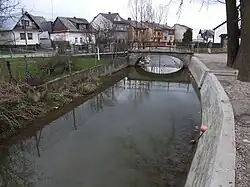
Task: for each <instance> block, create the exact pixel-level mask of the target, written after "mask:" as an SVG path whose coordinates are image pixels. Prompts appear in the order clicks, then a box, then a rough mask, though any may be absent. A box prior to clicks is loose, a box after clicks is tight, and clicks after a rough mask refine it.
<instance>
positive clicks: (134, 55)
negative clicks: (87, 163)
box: [128, 48, 194, 67]
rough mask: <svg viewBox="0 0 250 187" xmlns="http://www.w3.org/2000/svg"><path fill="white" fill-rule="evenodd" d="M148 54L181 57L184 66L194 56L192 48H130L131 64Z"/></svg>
mask: <svg viewBox="0 0 250 187" xmlns="http://www.w3.org/2000/svg"><path fill="white" fill-rule="evenodd" d="M148 55H167V56H172V57H175V58H178V59H180V60H181V61H182V62H183V63H184V66H185V67H187V66H188V64H189V62H190V61H191V58H192V56H193V55H194V53H193V52H192V51H190V50H183V49H182V50H180V49H177V48H175V49H174V48H173V49H172V50H162V49H153V50H145V49H141V50H129V51H128V57H129V65H131V66H134V65H135V63H136V62H137V61H138V59H139V58H141V57H145V56H148Z"/></svg>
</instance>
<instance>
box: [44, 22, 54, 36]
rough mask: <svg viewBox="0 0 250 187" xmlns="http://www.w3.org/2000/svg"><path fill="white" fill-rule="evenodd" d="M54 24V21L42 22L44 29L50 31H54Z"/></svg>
mask: <svg viewBox="0 0 250 187" xmlns="http://www.w3.org/2000/svg"><path fill="white" fill-rule="evenodd" d="M52 25H53V22H52V21H46V22H42V29H43V31H48V32H49V33H52V31H53V27H52Z"/></svg>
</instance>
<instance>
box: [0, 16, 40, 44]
mask: <svg viewBox="0 0 250 187" xmlns="http://www.w3.org/2000/svg"><path fill="white" fill-rule="evenodd" d="M41 31H42V29H41V28H40V26H39V25H38V24H37V23H36V21H35V20H34V19H33V16H32V15H31V14H29V13H28V12H25V13H24V14H17V15H15V16H11V17H9V18H7V19H6V20H5V21H4V22H3V24H1V26H0V45H2V46H25V45H26V42H27V46H29V47H30V46H32V47H36V46H37V45H39V33H40V32H41ZM26 39H27V40H26Z"/></svg>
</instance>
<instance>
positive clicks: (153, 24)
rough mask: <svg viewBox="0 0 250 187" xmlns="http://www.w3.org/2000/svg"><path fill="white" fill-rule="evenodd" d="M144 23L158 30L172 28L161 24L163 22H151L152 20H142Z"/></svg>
mask: <svg viewBox="0 0 250 187" xmlns="http://www.w3.org/2000/svg"><path fill="white" fill-rule="evenodd" d="M143 23H144V24H145V25H147V26H148V27H154V28H155V29H158V30H174V28H172V27H170V26H168V25H163V24H159V23H154V22H153V23H152V22H143Z"/></svg>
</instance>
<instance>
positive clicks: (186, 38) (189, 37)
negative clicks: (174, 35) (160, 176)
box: [182, 28, 193, 44]
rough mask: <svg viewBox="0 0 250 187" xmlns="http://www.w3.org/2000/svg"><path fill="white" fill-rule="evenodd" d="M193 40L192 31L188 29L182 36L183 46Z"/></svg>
mask: <svg viewBox="0 0 250 187" xmlns="http://www.w3.org/2000/svg"><path fill="white" fill-rule="evenodd" d="M192 39H193V31H192V29H190V28H188V29H187V31H186V32H185V33H184V34H183V40H182V42H183V43H185V44H190V43H191V42H192Z"/></svg>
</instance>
